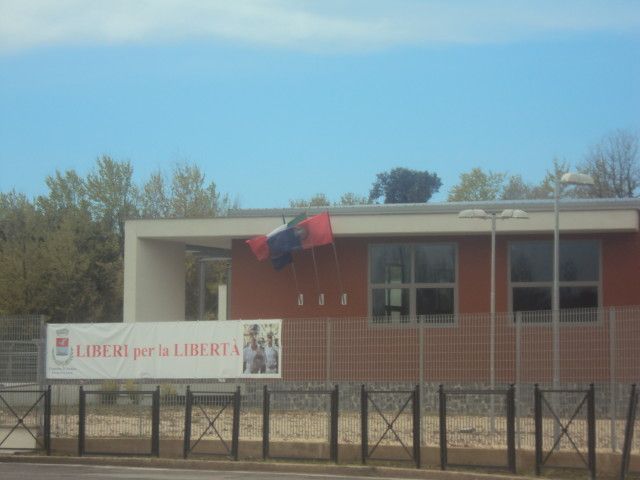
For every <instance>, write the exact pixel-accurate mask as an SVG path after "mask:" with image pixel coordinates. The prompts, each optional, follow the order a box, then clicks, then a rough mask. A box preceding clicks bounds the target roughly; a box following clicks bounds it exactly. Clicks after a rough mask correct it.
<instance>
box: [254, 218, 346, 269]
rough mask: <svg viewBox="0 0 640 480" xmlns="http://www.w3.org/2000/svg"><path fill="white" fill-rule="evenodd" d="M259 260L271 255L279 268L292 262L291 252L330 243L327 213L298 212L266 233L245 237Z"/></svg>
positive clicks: (330, 236) (331, 237) (329, 226)
mask: <svg viewBox="0 0 640 480" xmlns="http://www.w3.org/2000/svg"><path fill="white" fill-rule="evenodd" d="M246 242H247V245H249V247H250V248H251V251H252V252H253V254H254V255H255V256H256V258H257V259H258V260H266V259H268V258H270V259H271V261H272V263H273V265H274V267H275V268H276V269H280V268H282V267H283V266H285V265H287V264H288V263H290V262H291V252H293V251H294V250H301V249H308V248H312V247H319V246H322V245H328V244H330V243H333V231H332V229H331V219H330V218H329V213H328V212H324V213H321V214H319V215H314V216H312V217H307V216H306V215H304V214H303V215H299V216H297V217H296V218H294V219H293V220H291V221H290V222H289V223H284V224H282V225H280V226H279V227H278V228H276V229H275V230H273V231H271V232H270V233H268V234H267V235H259V236H257V237H254V238H251V239H249V240H247V241H246Z"/></svg>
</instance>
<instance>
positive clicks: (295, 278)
mask: <svg viewBox="0 0 640 480" xmlns="http://www.w3.org/2000/svg"><path fill="white" fill-rule="evenodd" d="M282 223H284V224H286V223H287V220H286V219H285V217H284V211H283V212H282ZM290 265H291V271H292V272H293V283H294V284H295V286H296V292H297V294H298V300H297V301H298V306H299V307H301V306H302V305H304V295H303V294H302V292H301V291H300V286H299V285H298V275H297V274H296V266H295V264H294V263H293V255H292V256H291V263H290Z"/></svg>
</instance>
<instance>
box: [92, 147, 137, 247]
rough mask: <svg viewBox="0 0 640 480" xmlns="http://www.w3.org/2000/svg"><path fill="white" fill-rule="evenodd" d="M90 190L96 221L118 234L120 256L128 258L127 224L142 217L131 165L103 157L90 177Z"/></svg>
mask: <svg viewBox="0 0 640 480" xmlns="http://www.w3.org/2000/svg"><path fill="white" fill-rule="evenodd" d="M86 186H87V196H88V198H89V200H90V202H91V212H92V214H93V217H94V218H95V219H96V220H98V221H100V222H102V223H103V224H104V225H105V226H106V227H107V228H108V229H110V230H113V231H114V232H115V233H116V235H117V236H118V244H119V248H120V254H121V256H124V222H125V221H126V220H128V219H130V218H136V217H137V214H138V212H137V207H136V199H137V189H136V186H135V185H134V183H133V167H132V166H131V163H130V162H128V161H126V162H125V161H123V162H118V161H115V160H113V159H112V158H111V157H109V156H107V155H103V156H102V157H100V158H99V159H98V160H97V161H96V168H95V169H94V171H93V172H91V173H90V174H89V175H87V180H86Z"/></svg>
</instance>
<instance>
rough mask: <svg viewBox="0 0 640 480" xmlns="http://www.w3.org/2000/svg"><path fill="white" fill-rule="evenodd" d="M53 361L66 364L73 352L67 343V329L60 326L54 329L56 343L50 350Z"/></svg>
mask: <svg viewBox="0 0 640 480" xmlns="http://www.w3.org/2000/svg"><path fill="white" fill-rule="evenodd" d="M51 353H52V354H53V361H54V362H56V364H58V365H68V364H69V362H71V359H72V358H73V352H72V350H71V346H70V345H69V329H68V328H60V329H58V330H56V344H55V347H54V348H53V351H52V352H51Z"/></svg>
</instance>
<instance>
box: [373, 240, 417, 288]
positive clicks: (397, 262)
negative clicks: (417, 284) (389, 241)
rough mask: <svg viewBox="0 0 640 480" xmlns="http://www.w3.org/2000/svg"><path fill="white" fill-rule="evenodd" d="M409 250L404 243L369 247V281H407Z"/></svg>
mask: <svg viewBox="0 0 640 480" xmlns="http://www.w3.org/2000/svg"><path fill="white" fill-rule="evenodd" d="M410 268H411V252H410V250H409V247H407V246H406V245H374V246H372V247H371V283H409V282H410V281H411V271H410Z"/></svg>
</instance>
